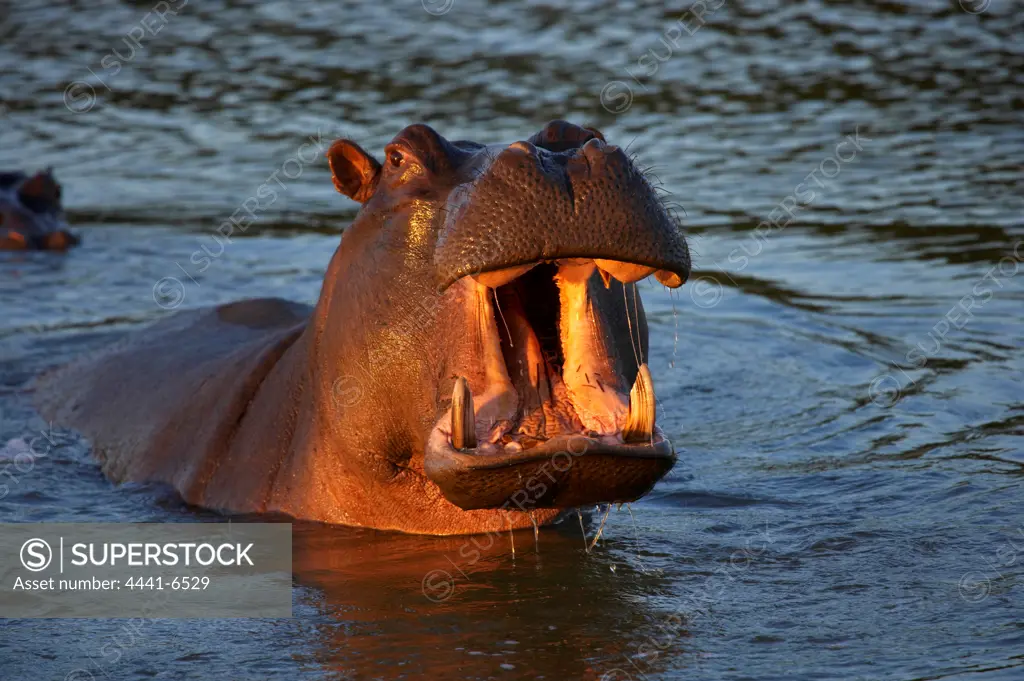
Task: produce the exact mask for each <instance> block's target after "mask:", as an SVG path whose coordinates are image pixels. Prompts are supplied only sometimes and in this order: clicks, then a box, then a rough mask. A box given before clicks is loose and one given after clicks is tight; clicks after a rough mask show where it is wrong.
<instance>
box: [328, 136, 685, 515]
mask: <svg viewBox="0 0 1024 681" xmlns="http://www.w3.org/2000/svg"><path fill="white" fill-rule="evenodd" d="M328 157H329V160H330V164H331V169H332V172H333V176H334V182H335V186H336V187H337V188H338V190H339V191H340V192H342V193H344V194H345V195H347V196H349V197H351V198H353V199H355V200H356V201H359V202H361V203H362V204H363V206H362V210H361V211H360V212H359V215H358V217H357V218H356V220H355V222H354V224H353V225H352V226H351V227H350V228H349V229H348V230H346V232H345V234H344V236H343V238H342V243H341V248H340V249H339V253H338V257H337V258H336V260H335V262H334V263H332V266H331V273H330V277H329V279H330V281H331V285H330V286H331V288H330V290H328V289H327V288H326V287H325V290H324V298H326V299H327V304H326V306H325V305H324V299H322V300H321V309H320V310H318V312H319V313H320V314H318V315H317V318H316V320H315V324H316V325H317V326H318V328H317V334H318V336H319V337H320V338H321V343H322V345H323V347H324V348H332V349H336V351H337V353H336V354H333V355H327V356H325V357H323V358H322V362H323V365H322V369H323V370H324V371H327V372H332V371H333V372H335V373H338V374H341V373H351V372H352V367H353V365H354V364H359V363H362V364H363V365H364V369H363V370H364V371H365V374H366V375H367V376H369V377H372V381H373V382H374V385H375V388H374V389H379V390H381V392H382V393H383V394H387V395H388V400H390V401H391V405H390V408H389V407H387V406H385V405H381V409H382V411H383V413H382V416H384V414H385V413H386V414H387V418H388V420H389V422H391V423H393V424H394V428H395V429H396V431H397V432H395V433H394V435H395V437H399V438H402V439H406V438H408V439H409V440H410V441H414V442H416V443H417V445H416V447H415V450H416V451H417V453H419V452H420V451H422V456H423V459H422V461H413V462H411V465H413V466H415V467H416V468H417V469H420V468H422V470H423V471H424V473H425V474H426V476H427V477H428V478H429V479H430V480H431V481H432V482H433V483H434V484H436V485H437V486H438V487H439V488H440V490H441V492H442V493H443V494H444V496H445V497H446V498H447V499H449V500H450V501H451V502H452V503H454V504H456V505H457V506H459V507H461V508H463V509H480V508H498V507H503V506H504V507H508V506H509V503H510V502H511V504H512V506H511V507H512V508H516V507H519V508H535V507H548V508H551V507H572V506H578V505H582V504H588V503H596V502H615V501H632V500H634V499H636V498H638V497H640V496H641V495H643V494H645V493H646V492H647V491H648V490H650V488H651V486H652V485H653V484H654V483H655V482H656V481H657V480H658V479H659V478H661V476H663V475H664V474H665V473H666V472H667V471H668V470H669V469H670V468H671V467H672V465H673V463H674V461H675V454H674V452H673V450H672V446H671V444H670V443H669V441H668V440H667V439H666V438H665V436H664V434H663V433H662V432H661V431H660V430H659V429H658V428H657V426H656V425H655V395H654V388H653V386H652V380H651V374H650V372H649V371H648V369H647V366H646V364H645V361H646V358H647V352H648V343H647V322H646V319H645V317H644V311H643V306H642V305H641V303H640V298H639V295H638V292H637V289H636V286H635V282H636V281H638V280H640V279H643V278H644V277H647V276H648V275H651V274H656V275H657V277H658V279H659V280H660V281H662V282H664V283H666V284H667V285H670V286H679V285H681V284H682V282H683V281H685V280H686V277H687V276H688V274H689V272H690V254H689V250H688V248H687V245H686V241H685V239H684V237H683V235H682V234H681V233H680V231H679V229H678V227H677V225H676V223H675V221H674V220H673V219H672V218H671V217H670V216H669V214H668V213H667V212H666V210H665V208H664V207H663V205H662V202H661V200H660V199H659V197H658V195H657V194H656V193H655V191H654V190H653V188H652V187H651V186H650V185H649V184H648V182H647V180H646V178H645V177H644V174H643V173H642V172H641V171H640V170H639V169H638V168H637V167H636V166H635V165H634V164H633V163H632V162H631V161H630V159H629V158H628V157H627V155H626V154H625V153H624V152H623V150H622V149H621V148H619V147H618V146H614V145H611V144H607V143H606V142H605V140H604V137H603V136H602V135H601V133H599V132H597V131H595V130H592V129H586V128H581V127H577V126H575V125H571V124H569V123H565V122H563V121H554V122H552V123H549V124H548V125H547V126H545V127H544V129H543V130H541V131H540V132H539V133H538V134H536V135H534V136H533V137H531V138H530V139H529V141H521V142H514V143H513V144H511V145H507V144H500V145H490V146H487V145H483V144H478V143H476V142H465V141H460V142H449V141H448V140H446V139H445V138H444V137H442V136H440V135H439V134H438V133H436V132H435V131H434V130H432V129H431V128H429V127H427V126H425V125H413V126H410V127H408V128H406V129H405V130H403V131H402V132H401V133H400V134H399V135H398V136H397V137H395V139H394V140H393V141H392V142H391V144H389V145H388V146H387V147H386V148H385V150H384V159H383V164H381V163H379V162H378V161H377V160H376V159H375V158H373V157H372V156H370V155H369V154H367V153H366V152H365V151H363V150H362V149H361V148H360V147H359V146H357V145H356V144H355V143H353V142H350V141H347V140H342V141H339V142H337V143H335V144H334V145H333V147H332V148H331V149H330V151H329V152H328ZM377 386H379V388H378V387H377ZM403 431H404V432H403ZM538 476H542V477H541V478H540V481H541V482H542V484H537V485H532V486H531V488H532V489H526V488H525V487H524V483H525V482H526V481H529V480H534V479H536V478H538Z"/></svg>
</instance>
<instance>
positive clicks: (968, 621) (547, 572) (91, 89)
mask: <svg viewBox="0 0 1024 681" xmlns="http://www.w3.org/2000/svg"><path fill="white" fill-rule="evenodd" d="M161 4H163V3H161ZM718 4H721V7H719V8H718V9H717V10H714V11H711V10H710V9H709V11H708V12H707V13H706V15H705V20H706V25H703V26H700V24H699V22H697V21H696V19H695V18H694V16H693V13H692V12H690V13H687V12H686V11H685V10H686V8H687V7H688V5H689V3H688V2H685V3H683V4H681V5H672V6H668V5H665V4H663V3H628V4H623V5H621V6H619V7H616V8H613V7H612V6H610V4H609V3H602V2H592V3H573V4H571V5H570V4H569V3H564V4H559V3H554V2H547V3H539V2H529V3H513V2H490V3H476V2H470V1H469V0H455V2H454V5H453V6H450V7H446V5H445V4H444V3H443V2H441V1H438V2H428V3H427V7H428V8H429V9H431V10H432V11H434V12H442V11H444V10H446V9H447V10H448V11H446V12H445V13H443V14H436V15H432V14H431V13H428V12H427V11H425V9H424V6H423V5H421V3H420V2H417V1H414V0H410V1H408V2H402V3H394V2H384V1H379V2H373V3H339V2H318V3H299V2H256V1H254V2H234V1H212V0H211V1H200V0H192V2H188V3H187V5H184V6H183V3H182V2H181V0H178V1H176V2H168V3H167V4H166V5H165V7H158V8H157V9H158V10H159V11H166V10H167V9H175V8H177V10H178V14H177V15H173V14H166V15H165V17H164V20H161V19H159V18H158V17H154V16H152V15H150V16H147V13H149V12H151V11H152V10H153V9H154V5H152V4H150V3H144V2H137V3H110V2H87V3H86V2H75V3H69V4H68V5H66V6H55V5H52V4H47V3H43V2H24V3H13V2H4V3H2V4H0V100H2V102H3V109H0V135H2V144H0V167H3V168H10V169H13V168H17V167H20V168H25V169H29V168H35V167H40V166H47V165H52V166H53V167H54V168H55V169H56V173H57V176H58V178H59V179H60V180H61V181H62V182H63V183H64V185H65V196H66V202H67V205H68V208H69V214H70V219H71V221H72V223H73V224H74V225H75V226H76V227H77V229H79V230H80V231H81V233H82V234H83V235H84V241H83V246H82V247H81V248H80V249H78V250H76V251H75V252H73V253H70V254H68V255H67V256H54V255H29V256H23V255H5V256H0V343H2V346H0V347H2V353H0V390H2V394H0V415H2V419H3V420H2V422H0V436H2V442H4V443H6V445H5V446H4V449H3V451H4V454H3V462H0V467H3V466H7V468H5V469H4V470H6V471H7V473H8V475H5V477H4V480H3V482H4V483H5V484H6V485H7V487H6V488H5V489H4V490H3V493H4V498H3V499H0V518H2V519H3V520H4V521H11V522H24V521H58V520H59V521H85V520H114V521H128V520H135V521H140V520H151V521H154V520H155V521H171V520H178V521H183V520H194V519H196V518H197V517H199V518H202V517H203V516H201V515H199V514H197V513H196V512H194V511H191V510H188V509H184V508H182V507H181V505H180V504H179V503H178V502H177V501H176V500H175V499H174V497H173V496H171V495H168V494H167V493H166V492H164V491H162V490H158V489H154V488H150V487H146V486H131V487H126V488H120V489H114V488H112V487H111V486H110V485H109V484H108V483H107V482H106V481H105V480H104V479H103V477H102V476H101V475H100V474H99V472H98V471H97V469H96V467H95V466H94V465H93V464H91V463H90V462H89V455H88V450H87V447H86V446H85V445H84V444H83V443H82V442H81V441H79V440H78V439H77V438H76V437H75V436H74V434H73V433H62V432H58V433H57V435H56V436H55V440H56V442H57V444H56V445H55V446H52V447H49V446H48V447H46V450H45V451H44V452H43V454H44V455H41V456H38V457H37V458H32V459H26V458H25V457H24V456H23V457H21V458H17V454H18V452H24V451H25V447H26V446H27V445H26V444H25V442H26V441H28V440H31V439H32V438H33V437H35V432H36V430H37V429H39V428H41V427H42V423H41V421H40V420H39V418H38V416H36V415H35V414H34V413H33V412H32V410H31V409H30V408H29V407H28V406H27V402H26V400H25V398H24V395H23V387H24V385H25V383H26V381H27V380H28V379H29V378H30V377H31V375H32V374H34V373H35V372H37V371H39V370H40V369H42V368H45V367H47V366H51V365H53V364H55V363H58V362H60V361H62V360H64V359H65V358H67V357H68V356H70V355H71V354H73V353H75V352H78V351H80V350H82V349H85V348H90V347H95V346H98V345H103V344H105V343H107V342H109V341H110V340H111V339H112V338H114V337H116V336H117V335H119V334H121V333H123V332H125V331H127V330H130V329H132V328H134V327H137V326H139V325H141V324H144V323H146V322H148V321H151V320H153V319H155V318H157V317H159V316H160V315H162V314H165V313H166V311H165V310H164V309H162V307H161V306H160V305H158V304H157V303H158V302H159V303H160V304H162V305H163V306H165V307H166V306H169V305H171V304H173V303H175V302H176V301H177V299H178V298H181V297H182V296H183V300H182V301H181V304H182V305H183V306H185V307H191V306H199V305H206V304H211V303H217V302H222V301H228V300H233V299H236V298H240V297H246V296H260V295H280V296H285V297H291V298H295V299H300V300H305V301H310V302H311V301H313V300H314V299H315V298H316V296H317V293H318V289H319V283H320V281H321V277H322V274H323V271H324V267H325V265H326V263H327V262H328V259H329V258H330V255H331V253H332V251H333V250H334V248H335V246H336V244H337V241H338V233H339V231H340V230H341V229H342V228H343V227H344V225H345V224H346V223H347V221H348V220H350V219H351V217H352V215H353V214H354V204H351V203H348V202H346V201H345V200H344V199H343V198H342V197H340V196H338V195H337V194H335V193H334V191H333V189H332V187H331V183H330V179H329V174H328V171H327V168H326V164H325V163H324V162H323V160H322V155H321V154H319V153H317V154H316V155H315V156H316V158H315V160H312V159H313V156H314V154H313V153H312V151H313V150H315V148H316V146H318V145H325V144H328V143H329V142H330V140H332V139H334V138H336V137H339V136H347V137H351V138H354V139H356V140H359V141H360V143H362V144H363V145H364V146H365V147H366V148H368V149H373V150H375V151H376V152H377V153H380V150H381V149H382V147H383V144H384V143H386V142H387V140H389V139H390V138H391V137H392V136H393V135H394V134H395V133H396V132H397V131H398V130H399V129H401V128H402V127H403V126H404V125H406V124H408V123H412V122H415V121H423V122H427V123H429V124H431V125H433V126H435V127H436V128H437V129H438V130H439V131H440V132H441V133H442V134H444V135H446V136H448V137H449V138H471V139H478V140H480V141H485V142H497V141H512V140H516V139H525V138H526V137H527V136H528V135H529V134H531V133H532V132H534V131H535V130H536V129H538V128H539V126H540V125H541V124H542V123H544V122H545V121H546V120H548V119H551V118H556V117H564V118H570V119H572V120H576V121H580V122H584V121H588V122H591V123H593V124H595V125H597V126H599V127H600V128H601V129H602V130H603V131H604V133H605V134H606V135H607V137H608V138H609V139H610V140H611V141H613V142H618V143H622V144H625V143H628V142H632V146H631V150H632V151H635V152H637V154H639V158H640V159H641V161H642V162H643V163H644V164H645V165H652V166H654V170H653V172H654V173H655V174H657V176H658V177H659V179H660V180H661V182H662V183H663V185H664V186H665V188H666V189H669V190H671V191H672V192H674V194H675V199H676V200H677V201H678V203H679V205H680V212H681V213H682V211H683V210H685V215H686V218H685V219H686V225H687V226H688V229H689V232H690V234H691V235H692V244H693V248H694V251H695V254H696V266H697V268H698V269H699V272H695V274H694V277H693V279H692V280H691V283H689V284H687V285H686V287H684V288H682V289H680V291H679V293H678V294H676V295H674V296H670V295H669V294H668V292H667V291H665V290H664V289H661V287H659V286H656V285H654V284H644V285H643V287H642V289H641V290H642V293H643V296H644V299H645V304H646V305H647V308H648V315H649V320H650V324H651V332H652V350H651V356H652V361H651V367H652V371H653V373H654V377H655V383H656V385H657V388H658V395H659V399H660V402H661V411H660V413H659V422H660V424H661V425H662V427H663V428H664V429H665V430H666V431H667V432H668V433H669V435H670V436H671V437H672V439H673V440H674V442H675V444H676V446H677V448H678V450H679V453H680V462H679V464H678V465H677V467H676V468H675V469H674V470H673V471H672V473H671V474H670V475H669V476H668V477H667V478H666V479H665V480H664V481H663V482H661V483H660V484H659V485H658V486H657V487H656V489H655V491H654V493H652V495H651V496H649V497H648V498H647V499H645V500H643V501H642V502H640V503H638V504H634V505H633V510H632V512H633V515H634V516H635V518H636V524H635V529H634V525H633V523H632V521H631V519H630V515H629V514H628V513H627V510H626V509H625V508H623V509H622V510H621V511H616V510H612V512H611V515H610V516H609V518H608V522H607V525H606V526H605V529H604V533H603V534H604V537H603V539H602V541H601V542H600V543H599V544H598V545H597V546H596V547H595V548H594V549H593V551H592V552H590V553H587V552H585V550H584V539H583V538H582V537H581V532H580V528H579V526H578V524H576V523H575V519H573V522H570V523H567V524H566V525H565V526H563V527H560V528H558V529H553V530H547V531H543V532H542V533H541V536H540V540H539V543H538V545H536V546H535V545H534V543H533V539H532V537H531V536H530V534H529V533H517V535H516V536H515V537H514V541H515V548H516V552H515V556H514V557H513V555H512V551H511V548H512V547H511V541H510V538H509V537H508V536H505V537H501V538H499V539H493V538H490V539H489V538H483V539H478V540H477V541H478V542H479V543H480V544H481V545H482V549H481V550H480V552H479V557H477V553H476V552H475V547H473V546H472V545H470V544H468V542H470V541H471V540H469V539H466V538H454V539H432V538H422V537H408V536H399V535H390V534H382V533H375V532H368V531H361V530H352V529H345V528H339V529H323V528H310V527H297V528H296V547H295V566H296V583H297V586H296V589H295V594H294V598H295V617H294V618H293V619H289V620H280V621H273V620H241V621H230V620H195V621H172V620H155V621H147V622H145V623H144V624H143V625H142V626H141V630H140V631H136V632H130V631H126V630H125V626H126V623H125V622H122V621H117V620H110V621H89V620H64V621H56V620H54V621H45V620H40V621H11V620H6V621H5V622H4V623H3V624H2V625H0V627H2V629H0V631H2V633H0V678H3V679H19V680H20V679H40V680H42V679H47V680H48V679H77V680H82V679H84V680H88V679H97V680H98V679H146V678H153V677H155V678H162V679H163V678H166V679H178V678H197V679H198V678H204V679H205V678H210V679H213V678H216V679H228V678H230V679H323V678H331V679H336V678H337V679H341V678H353V679H375V678H381V679H393V678H433V679H441V678H444V679H463V678H465V679H489V678H493V679H506V678H507V679H519V678H524V679H525V678H530V679H532V678H544V679H550V680H560V679H595V678H601V677H602V675H603V676H604V678H605V679H616V680H618V679H694V678H698V679H759V680H765V679H865V680H868V679H872V680H873V679H901V680H909V679H979V678H981V679H986V680H988V679H993V680H994V679H1020V678H1024V616H1022V614H1021V603H1022V598H1024V583H1021V582H1022V581H1024V570H1022V568H1021V565H1022V562H1024V512H1022V507H1021V501H1022V495H1021V485H1022V473H1024V447H1022V443H1024V440H1022V438H1021V436H1022V435H1024V387H1022V379H1024V352H1022V350H1021V348H1022V347H1024V306H1022V302H1024V274H1018V270H1019V269H1021V262H1020V261H1021V260H1022V259H1024V242H1022V240H1024V192H1022V190H1024V125H1022V124H1024V113H1022V111H1024V41H1021V39H1020V36H1021V33H1022V30H1024V10H1022V9H1021V5H1020V4H1019V3H1015V2H1011V1H1010V0H991V2H980V1H979V2H968V1H967V0H964V3H963V4H964V5H965V6H966V9H967V10H971V11H973V12H977V11H978V10H980V9H981V8H982V7H984V11H982V12H980V13H977V14H972V13H970V12H968V11H965V9H964V7H961V6H960V5H959V4H958V3H955V2H954V3H949V2H941V1H925V0H917V1H913V2H910V1H907V0H903V1H899V0H891V1H889V2H868V1H867V0H859V1H850V2H833V1H830V0H818V1H815V2H767V1H759V2H754V1H752V0H747V1H745V2H740V1H738V0H725V1H724V2H720V0H708V1H707V2H706V5H707V6H708V7H709V8H713V7H715V6H716V5H718ZM680 19H681V20H682V21H683V23H684V24H685V26H686V27H687V30H686V31H685V32H684V31H683V30H682V29H680V28H679V25H678V24H677V23H676V22H677V20H680ZM140 22H145V24H146V25H148V26H149V27H150V28H149V29H148V30H147V29H145V28H142V29H140V28H138V27H139V26H140ZM673 26H675V28H673ZM695 29H697V30H695ZM140 30H141V31H142V32H143V37H141V38H139V39H138V43H137V46H134V45H132V43H131V42H130V39H129V42H127V43H125V42H124V41H123V40H122V38H123V37H124V36H126V35H133V36H139V31H140ZM691 32H692V33H693V34H692V35H690V33H691ZM662 38H665V39H666V40H668V42H667V43H665V42H662V40H661V39H662ZM673 41H674V44H673ZM132 47H134V54H132V49H131V48H132ZM112 50H117V56H114V53H113V52H112ZM650 50H653V53H652V52H650ZM645 55H646V56H645ZM115 64H116V66H117V67H119V68H118V69H117V70H116V71H115V68H114V65H115ZM100 79H102V81H103V82H104V83H105V84H106V86H104V85H103V84H101V83H100ZM75 81H84V84H83V83H77V84H76V83H75ZM69 83H71V86H69ZM68 87H70V89H67V90H66V88H68ZM626 88H629V89H628V90H627V89H626ZM93 93H95V99H93ZM602 94H603V100H604V101H603V104H604V105H602ZM65 103H67V104H68V105H69V106H67V107H66V106H65ZM85 109H88V110H85ZM311 138H312V139H311ZM848 138H849V139H850V140H852V141H848V142H847V143H846V144H845V145H843V146H841V147H839V148H838V149H837V145H839V144H840V143H841V142H843V141H844V140H846V139H848ZM304 144H305V145H307V146H306V147H303V146H302V145H304ZM300 154H301V155H302V156H303V157H304V158H306V159H307V160H309V162H304V161H302V160H301V159H300V158H299V155H300ZM275 173H276V175H275ZM812 173H813V174H812ZM809 175H810V177H808V176H809ZM267 183H270V186H273V187H274V188H276V193H277V198H276V200H275V201H274V203H273V205H272V206H269V207H268V208H267V209H266V210H265V211H262V212H261V213H260V214H259V216H258V219H257V220H256V222H255V224H253V225H252V226H251V227H250V228H249V229H248V230H247V232H246V234H245V235H244V237H245V238H235V239H234V240H233V241H232V243H231V244H230V245H229V246H228V247H227V248H225V249H224V252H223V254H221V255H220V256H219V257H216V258H214V259H212V261H211V262H210V263H209V266H208V268H207V269H206V270H205V271H204V272H201V273H200V272H199V271H198V270H199V269H200V267H199V266H197V265H196V264H194V262H193V261H192V260H190V257H191V256H192V254H193V253H195V252H196V251H197V250H199V249H200V248H201V247H202V246H203V245H206V247H207V248H209V249H210V250H212V251H214V252H217V251H218V249H219V247H218V246H217V245H216V243H215V242H214V241H213V240H212V237H211V234H212V233H213V231H214V230H215V228H216V227H217V225H219V224H221V223H222V222H223V221H224V220H226V219H228V218H229V217H230V216H231V214H232V213H233V212H234V211H235V210H236V209H238V207H239V206H240V205H241V204H242V203H243V202H244V201H245V199H247V198H248V197H251V196H253V195H254V193H255V192H256V191H257V188H259V187H260V186H261V185H263V184H267ZM275 183H279V184H275ZM809 192H813V194H809ZM787 197H790V198H788V199H787ZM796 201H799V204H800V205H799V207H798V208H796V209H795V210H794V209H793V206H794V205H797V203H796ZM780 204H781V205H783V206H789V207H790V208H791V210H793V216H792V218H790V217H789V216H788V214H787V213H785V212H784V211H783V210H782V209H779V208H778V206H779V205H780ZM770 219H771V220H775V221H776V222H777V223H778V225H777V226H774V225H770V224H766V225H763V226H761V227H760V229H758V226H759V224H760V223H762V221H765V220H770ZM193 278H194V280H193ZM161 282H162V283H161ZM176 282H180V286H179V283H176ZM155 286H156V288H157V291H156V293H157V295H156V296H154V287H155ZM37 453H38V452H37ZM15 461H17V462H18V463H19V465H20V468H19V469H15V468H12V466H14V463H15ZM15 478H16V480H15ZM599 517H600V516H599V514H594V518H595V520H594V522H592V523H591V524H590V525H589V526H588V528H587V534H588V536H590V537H593V535H594V533H595V531H596V526H597V524H598V523H597V520H598V519H599ZM467 548H468V549H469V550H467ZM466 556H471V557H472V559H469V558H467V557H466ZM101 650H104V651H106V652H105V653H101V652H100V651H101ZM114 652H116V653H117V654H116V656H115V655H114V654H113V653H114Z"/></svg>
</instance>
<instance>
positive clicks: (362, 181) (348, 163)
mask: <svg viewBox="0 0 1024 681" xmlns="http://www.w3.org/2000/svg"><path fill="white" fill-rule="evenodd" d="M327 161H328V163H330V164H331V177H332V178H333V179H334V188H335V189H337V190H338V191H339V192H341V193H342V194H344V195H345V196H347V197H349V198H350V199H352V200H353V201H358V202H359V203H365V202H366V201H367V200H368V199H369V198H370V197H371V196H373V191H374V189H376V188H377V179H378V178H379V177H380V163H378V162H377V159H375V158H374V157H373V156H370V155H369V154H368V153H366V152H365V151H363V148H362V147H360V146H359V145H358V144H356V143H355V142H353V141H351V140H338V141H337V142H335V143H334V144H332V145H331V148H330V149H328V150H327Z"/></svg>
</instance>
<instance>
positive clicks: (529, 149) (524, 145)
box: [508, 142, 537, 156]
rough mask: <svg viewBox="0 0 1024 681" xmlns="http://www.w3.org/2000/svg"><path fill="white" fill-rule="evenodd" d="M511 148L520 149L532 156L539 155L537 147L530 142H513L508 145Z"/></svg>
mask: <svg viewBox="0 0 1024 681" xmlns="http://www.w3.org/2000/svg"><path fill="white" fill-rule="evenodd" d="M508 148H509V149H518V150H519V151H521V152H523V153H525V154H529V155H531V156H536V155H537V147H535V146H533V145H532V144H530V143H529V142H513V143H512V144H510V145H508Z"/></svg>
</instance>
